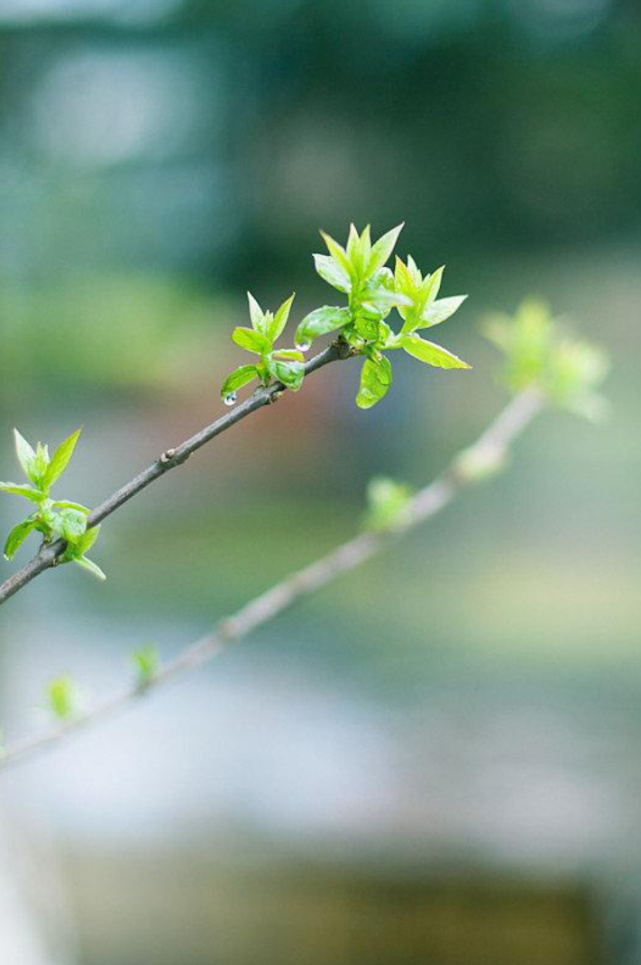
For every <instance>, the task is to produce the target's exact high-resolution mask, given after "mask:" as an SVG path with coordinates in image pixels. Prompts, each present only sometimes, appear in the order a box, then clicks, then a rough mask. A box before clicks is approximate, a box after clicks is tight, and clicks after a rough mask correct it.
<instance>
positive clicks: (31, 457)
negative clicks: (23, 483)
mask: <svg viewBox="0 0 641 965" xmlns="http://www.w3.org/2000/svg"><path fill="white" fill-rule="evenodd" d="M13 435H14V439H15V443H16V455H17V457H18V462H19V463H20V465H21V467H22V471H23V472H24V474H25V476H26V477H27V479H30V480H31V482H33V483H35V482H36V480H35V479H34V464H35V461H36V453H35V450H34V448H33V447H32V446H31V445H29V443H28V442H27V440H26V439H25V438H24V436H22V435H20V433H19V432H18V430H17V429H14V430H13Z"/></svg>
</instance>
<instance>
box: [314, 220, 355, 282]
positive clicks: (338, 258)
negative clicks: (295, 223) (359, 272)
mask: <svg viewBox="0 0 641 965" xmlns="http://www.w3.org/2000/svg"><path fill="white" fill-rule="evenodd" d="M320 234H321V238H322V239H323V241H324V242H325V244H326V245H327V250H328V251H329V254H330V257H331V258H332V259H333V260H334V261H335V262H336V264H337V265H338V267H339V268H340V269H341V270H342V271H343V272H344V273H345V274H346V275H347V277H348V278H349V277H350V275H351V270H352V266H351V263H350V260H349V258H348V257H347V252H346V251H345V249H344V248H343V246H342V245H339V243H338V242H337V241H334V239H333V238H331V237H330V236H329V235H328V234H327V233H326V232H325V231H321V233H320Z"/></svg>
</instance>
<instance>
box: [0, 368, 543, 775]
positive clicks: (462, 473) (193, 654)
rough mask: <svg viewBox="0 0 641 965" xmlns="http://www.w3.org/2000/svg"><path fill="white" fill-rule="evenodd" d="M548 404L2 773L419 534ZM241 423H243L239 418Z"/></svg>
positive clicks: (516, 409) (512, 415) (24, 752)
mask: <svg viewBox="0 0 641 965" xmlns="http://www.w3.org/2000/svg"><path fill="white" fill-rule="evenodd" d="M329 351H330V350H328V352H329ZM325 356H327V352H326V353H323V354H322V355H321V356H318V357H317V359H314V360H313V361H312V362H311V363H310V364H314V363H316V368H320V367H321V365H324V364H325V362H326V361H331V360H332V359H333V358H335V357H337V356H336V355H334V356H330V357H329V358H324V357H325ZM323 359H324V360H323ZM319 360H322V361H319ZM267 391H269V390H267ZM277 391H278V390H277ZM252 398H253V397H252ZM251 402H252V400H251V399H249V400H248V402H247V403H245V406H247V405H249V404H251ZM259 404H264V403H254V407H255V408H257V407H258V405H259ZM543 406H544V399H543V396H542V395H541V394H540V393H538V392H536V391H534V390H528V391H525V392H522V393H521V394H520V395H518V396H516V397H515V398H514V399H513V400H512V401H511V402H510V403H509V404H508V405H507V406H506V407H505V409H503V411H502V412H501V413H500V414H499V416H498V417H497V418H496V419H495V421H494V422H493V423H492V424H491V425H490V427H489V428H488V429H487V431H486V432H485V433H483V435H482V436H481V437H480V438H479V439H478V440H477V441H476V442H475V443H474V445H473V446H472V447H470V448H469V449H466V450H465V451H464V452H463V453H461V454H460V455H459V456H458V457H457V458H456V459H454V460H453V462H452V463H451V465H450V467H449V468H448V469H447V470H446V471H445V472H444V473H443V474H442V475H441V476H439V477H438V478H437V479H436V480H435V481H434V482H432V483H430V485H428V486H426V487H425V488H424V489H421V490H419V492H417V493H416V495H415V496H414V497H413V498H412V499H411V500H410V501H409V503H408V504H407V506H406V507H405V509H404V511H403V516H402V520H401V521H400V522H399V524H398V525H397V526H396V527H395V529H394V530H393V531H386V532H376V533H374V532H366V533H362V534H360V535H358V536H355V537H354V538H353V539H350V540H348V541H347V542H346V543H343V544H341V545H340V546H338V547H337V548H336V549H334V550H332V551H331V552H330V553H328V554H327V555H326V556H323V557H321V559H319V560H316V562H314V563H311V564H310V565H309V566H306V567H304V568H303V569H302V570H298V571H297V572H295V573H292V574H291V575H290V576H288V577H286V578H285V579H284V580H282V581H281V582H280V583H277V584H276V585H275V586H273V587H272V588H271V589H269V590H267V591H266V592H265V593H262V594H261V595H260V596H258V597H256V598H255V599H254V600H252V601H251V602H250V603H247V604H246V605H245V606H244V607H242V608H241V609H240V610H238V611H237V612H236V613H235V614H234V615H233V616H230V617H227V618H226V619H224V620H222V621H221V622H220V623H219V624H218V626H217V628H216V629H215V630H214V632H213V633H211V634H208V635H207V636H205V637H203V638H202V639H201V640H199V641H197V642H196V643H195V644H193V645H192V646H190V647H188V648H187V649H186V650H184V651H183V653H182V654H180V655H179V656H178V657H176V658H175V659H174V660H172V661H171V662H170V663H167V664H165V665H164V666H163V667H162V668H161V669H160V670H159V671H158V672H157V673H156V674H155V675H154V676H153V677H152V678H151V679H150V680H149V681H148V683H146V684H145V686H144V687H140V686H139V685H132V686H129V687H127V688H125V689H124V690H121V691H120V692H118V693H116V694H114V695H112V696H111V697H108V698H106V699H105V700H103V701H102V702H101V703H98V704H96V705H95V706H94V708H93V709H92V710H90V711H89V712H88V713H86V714H85V715H84V716H81V717H77V718H74V719H72V720H70V721H68V722H66V723H64V724H61V725H60V724H59V725H57V726H56V727H54V728H52V729H51V730H48V731H45V732H44V733H42V734H37V735H35V736H34V737H28V738H25V739H23V740H21V741H18V742H17V743H15V744H13V745H10V746H9V747H7V749H6V750H5V752H4V754H3V755H2V758H0V769H3V768H6V767H9V766H10V765H12V764H15V763H17V762H19V761H24V760H26V759H27V758H29V757H32V756H34V755H36V754H37V753H39V752H41V751H44V750H45V749H46V748H48V747H52V746H54V745H56V744H59V743H61V742H62V741H65V740H66V739H67V738H68V737H69V736H71V735H72V734H74V733H76V732H78V731H80V730H82V729H84V728H87V727H89V726H92V725H93V724H95V723H97V722H98V721H101V720H103V719H104V718H107V717H111V716H112V715H114V714H116V713H117V712H119V711H121V710H124V709H125V708H127V707H129V706H131V705H132V704H134V703H135V702H136V701H137V700H138V699H139V698H140V697H141V696H142V695H143V694H146V693H148V692H149V691H151V690H156V689H157V688H159V687H164V686H165V684H168V683H169V682H170V681H172V680H174V679H175V678H177V677H181V676H183V675H185V674H187V673H189V672H191V671H192V670H196V669H197V668H198V667H200V666H201V665H202V664H204V663H207V662H208V661H209V660H211V659H212V657H215V656H216V655H217V654H219V653H220V652H221V651H222V650H223V649H225V648H226V647H227V646H229V645H230V644H232V643H235V642H236V641H238V640H241V639H242V638H243V637H246V636H247V635H248V634H249V633H251V632H252V631H253V630H255V629H256V628H257V627H260V626H263V625H264V624H265V623H268V622H269V621H270V620H272V619H274V617H276V616H278V615H279V614H280V613H282V612H283V611H284V610H287V609H288V608H289V607H291V606H292V605H293V604H294V603H296V602H297V601H298V600H299V599H301V598H302V597H304V596H308V595H310V594H312V593H315V592H316V591H317V590H320V589H322V588H323V587H324V586H327V584H328V583H332V582H333V581H334V580H336V579H337V578H338V577H340V576H342V575H343V574H344V573H348V572H350V571H351V570H354V569H356V568H357V567H358V566H360V565H361V564H362V563H364V562H366V560H368V559H370V557H372V556H374V555H375V554H377V553H379V552H380V551H381V550H382V549H384V548H385V547H386V546H387V545H388V544H389V543H390V542H392V541H393V540H394V539H397V538H398V537H399V536H400V535H402V534H404V533H406V532H408V531H410V530H412V529H414V528H415V527H416V526H418V525H419V524H420V523H423V522H425V521H426V520H428V519H430V518H431V517H432V516H435V515H436V514H437V513H439V512H440V511H441V510H442V509H444V508H445V506H447V505H448V504H449V503H450V502H452V500H453V499H454V497H455V496H456V494H457V493H458V491H459V490H461V489H462V488H464V487H465V486H466V485H468V484H470V483H472V482H474V481H475V480H476V479H478V475H479V467H492V466H499V465H500V464H501V462H502V461H503V460H504V458H505V456H506V454H507V451H508V449H509V447H510V445H511V444H512V442H514V440H515V439H516V438H517V437H518V436H519V435H520V434H521V433H522V432H523V430H524V429H525V428H526V427H527V426H528V425H529V423H530V422H531V421H532V419H534V417H535V416H536V415H537V414H538V413H539V412H540V411H541V409H542V408H543ZM248 411H253V409H251V408H249V409H247V410H246V412H245V414H247V412H248ZM240 418H242V416H240ZM224 421H226V420H219V422H224ZM236 421H238V420H237V419H236ZM216 425H217V423H214V427H215V426H216ZM214 427H210V429H209V430H204V433H201V434H200V436H203V435H204V434H206V433H208V432H209V433H210V432H211V430H212V429H213V428H214ZM226 427H227V426H225V428H226ZM219 431H222V430H219ZM213 434H214V435H215V434H217V433H213ZM198 438H199V437H198V436H195V437H194V439H198ZM207 438H213V435H211V434H210V435H209V436H207ZM207 438H205V439H203V441H201V442H200V443H198V444H196V445H193V446H192V449H191V451H194V450H195V449H196V448H198V446H199V445H203V444H204V442H205V441H207ZM191 444H192V440H190V442H189V443H185V444H184V445H183V446H182V447H181V450H180V451H181V453H184V452H185V451H186V448H185V447H188V446H190V445H191ZM152 469H153V467H152ZM148 472H151V470H148ZM145 475H146V474H144V473H143V474H142V476H141V477H138V478H139V479H144V477H145ZM153 478H157V477H155V476H152V477H151V479H150V480H149V481H152V479H153ZM145 485H148V483H147V482H144V483H143V484H142V485H139V486H138V488H136V481H135V480H134V483H132V484H130V486H129V487H125V489H124V490H120V492H121V493H125V492H127V490H128V489H131V492H130V493H129V495H126V496H125V497H124V498H122V500H121V501H118V495H119V494H116V497H112V499H111V500H108V501H107V503H105V504H103V505H104V506H106V507H110V508H109V512H112V511H113V509H115V508H117V507H118V506H119V505H122V502H124V501H125V500H126V499H128V498H130V496H131V495H134V494H135V493H136V492H138V491H139V490H140V489H141V488H144V486H145ZM132 487H133V488H132ZM102 511H103V508H102V507H99V509H98V510H96V513H100V512H102ZM104 515H106V514H103V516H102V517H100V518H104Z"/></svg>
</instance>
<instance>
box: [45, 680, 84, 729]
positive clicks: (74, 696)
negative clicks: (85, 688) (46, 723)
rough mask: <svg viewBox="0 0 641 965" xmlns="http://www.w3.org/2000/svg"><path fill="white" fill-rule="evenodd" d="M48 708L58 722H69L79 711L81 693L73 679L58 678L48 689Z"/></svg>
mask: <svg viewBox="0 0 641 965" xmlns="http://www.w3.org/2000/svg"><path fill="white" fill-rule="evenodd" d="M47 706H48V708H49V710H50V711H51V713H52V714H53V715H54V717H57V718H58V720H69V719H70V718H71V717H74V716H75V715H76V714H77V713H78V710H79V693H78V690H77V688H76V685H75V683H74V681H73V680H72V678H71V677H68V676H64V677H57V678H56V679H55V680H52V681H51V683H50V684H49V685H48V687H47Z"/></svg>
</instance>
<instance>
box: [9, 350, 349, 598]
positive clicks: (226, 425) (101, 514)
mask: <svg viewBox="0 0 641 965" xmlns="http://www.w3.org/2000/svg"><path fill="white" fill-rule="evenodd" d="M350 354H351V353H350V348H349V346H348V345H347V344H343V343H341V342H335V343H334V344H333V345H330V346H329V347H328V348H326V349H325V350H324V351H323V352H320V353H319V354H318V355H316V356H315V357H314V358H313V359H310V360H309V362H307V363H306V365H305V375H311V373H312V372H316V371H318V369H322V368H323V367H324V366H325V365H328V364H329V363H330V362H336V361H338V360H339V359H345V358H348V357H349V355H350ZM285 391H287V389H286V386H284V385H283V384H282V383H281V382H274V383H273V384H272V385H269V386H267V387H266V388H265V387H263V386H260V387H259V388H258V389H256V391H255V392H253V393H252V395H250V396H249V398H247V399H246V400H245V401H244V402H241V403H239V405H237V406H235V407H234V408H233V409H232V410H231V411H230V412H228V413H227V414H226V415H224V416H221V418H220V419H217V420H216V421H215V422H212V423H211V425H209V426H206V427H205V428H204V429H201V430H200V432H197V433H196V434H195V435H194V436H192V437H191V438H190V439H187V440H186V441H185V442H183V443H181V444H180V445H179V446H177V447H176V448H175V449H167V450H166V451H165V452H164V453H163V454H162V455H161V456H160V458H159V459H157V460H156V461H155V462H153V463H152V464H151V466H149V467H148V468H147V469H145V470H144V471H143V472H141V473H139V474H138V475H137V476H136V477H135V478H134V479H132V480H131V482H128V483H127V484H126V485H125V486H122V487H121V488H120V489H119V490H117V492H115V493H113V495H112V496H109V498H108V499H105V501H104V502H102V503H101V504H100V505H99V506H97V507H96V508H95V509H94V510H93V512H92V513H91V514H90V516H89V518H88V520H87V526H88V527H89V528H90V527H92V526H97V525H98V523H101V522H102V521H103V520H104V519H107V517H108V516H111V514H112V513H115V512H116V510H117V509H120V507H121V506H124V504H125V503H127V502H129V500H130V499H132V498H133V497H134V496H137V495H138V493H140V492H142V491H143V489H146V488H147V486H150V485H151V484H152V483H153V482H155V481H156V480H157V479H160V477H161V476H164V475H165V474H166V473H167V472H169V470H170V469H175V468H176V467H177V466H181V465H182V464H183V463H184V462H186V461H187V459H189V457H190V456H191V455H193V453H194V452H197V451H198V449H201V448H202V447H203V446H204V445H206V444H207V443H208V442H211V440H212V439H215V438H216V436H219V435H221V434H222V433H223V432H225V431H226V430H227V429H231V427H232V426H234V425H236V423H237V422H240V421H241V420H242V419H244V418H246V416H248V415H250V414H251V413H252V412H256V410H257V409H261V408H262V407H263V406H264V405H269V404H270V403H271V402H276V401H277V400H278V399H279V398H280V396H281V395H282V394H283V392H285ZM66 545H67V544H66V543H65V541H64V540H61V539H59V540H56V542H55V543H51V544H50V545H49V546H43V547H42V549H41V550H40V552H39V553H38V554H37V555H36V556H34V558H33V559H32V560H31V561H30V562H29V563H27V565H26V566H23V568H22V569H21V570H19V571H18V572H17V573H14V575H13V576H11V577H9V579H8V580H6V581H5V582H4V583H3V584H2V585H1V586H0V606H1V605H2V604H3V603H6V601H7V600H8V599H10V597H12V596H14V595H15V594H16V593H18V591H19V590H22V589H23V588H24V587H25V586H26V585H27V584H28V583H30V582H31V580H34V579H35V578H36V577H37V576H39V575H40V574H41V573H44V572H45V570H48V569H51V567H53V566H57V565H58V564H59V563H60V562H62V555H63V553H64V551H65V548H66Z"/></svg>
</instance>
